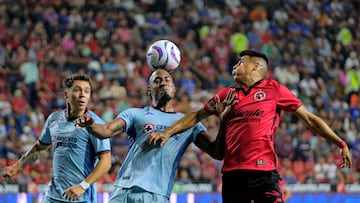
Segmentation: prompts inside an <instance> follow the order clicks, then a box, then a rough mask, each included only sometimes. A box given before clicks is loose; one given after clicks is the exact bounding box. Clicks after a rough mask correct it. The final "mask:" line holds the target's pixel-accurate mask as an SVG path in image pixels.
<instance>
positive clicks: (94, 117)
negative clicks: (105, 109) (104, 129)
mask: <svg viewBox="0 0 360 203" xmlns="http://www.w3.org/2000/svg"><path fill="white" fill-rule="evenodd" d="M88 113H89V114H90V116H91V117H92V118H93V119H94V121H95V122H96V123H105V121H104V120H103V119H102V118H100V116H98V115H97V114H96V113H95V112H93V111H88Z"/></svg>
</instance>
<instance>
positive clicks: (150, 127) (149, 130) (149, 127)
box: [143, 123, 155, 133]
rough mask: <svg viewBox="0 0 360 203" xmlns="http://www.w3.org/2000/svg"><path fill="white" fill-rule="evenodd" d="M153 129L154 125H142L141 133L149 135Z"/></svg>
mask: <svg viewBox="0 0 360 203" xmlns="http://www.w3.org/2000/svg"><path fill="white" fill-rule="evenodd" d="M154 129H155V124H151V123H150V124H144V129H143V133H151V132H153V131H154Z"/></svg>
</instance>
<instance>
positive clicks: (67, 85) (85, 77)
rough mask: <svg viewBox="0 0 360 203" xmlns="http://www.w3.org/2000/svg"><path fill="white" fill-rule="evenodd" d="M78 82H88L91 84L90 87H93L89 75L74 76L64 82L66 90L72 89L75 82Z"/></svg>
mask: <svg viewBox="0 0 360 203" xmlns="http://www.w3.org/2000/svg"><path fill="white" fill-rule="evenodd" d="M76 80H82V81H87V82H89V84H90V87H92V81H91V78H90V76H89V75H87V74H72V75H70V76H69V77H67V78H65V79H64V80H63V82H62V84H63V87H64V88H65V89H68V88H71V87H72V86H73V85H74V81H76Z"/></svg>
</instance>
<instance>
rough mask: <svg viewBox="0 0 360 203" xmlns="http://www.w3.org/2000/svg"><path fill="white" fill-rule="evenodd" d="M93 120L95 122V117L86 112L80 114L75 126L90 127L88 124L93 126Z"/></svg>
mask: <svg viewBox="0 0 360 203" xmlns="http://www.w3.org/2000/svg"><path fill="white" fill-rule="evenodd" d="M93 122H94V119H93V118H92V117H91V116H90V115H89V114H88V113H85V114H84V115H82V116H80V117H79V118H78V119H77V120H76V122H75V126H77V127H88V126H91V124H93Z"/></svg>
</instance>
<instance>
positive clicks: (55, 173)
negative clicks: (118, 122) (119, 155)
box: [39, 110, 111, 202]
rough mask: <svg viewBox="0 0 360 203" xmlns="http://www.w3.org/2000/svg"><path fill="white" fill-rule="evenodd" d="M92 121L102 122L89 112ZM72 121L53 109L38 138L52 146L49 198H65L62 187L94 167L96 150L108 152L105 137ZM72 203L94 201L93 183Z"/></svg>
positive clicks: (75, 183) (79, 178)
mask: <svg viewBox="0 0 360 203" xmlns="http://www.w3.org/2000/svg"><path fill="white" fill-rule="evenodd" d="M89 114H90V115H91V117H93V118H94V121H95V122H96V123H101V124H103V123H104V121H103V120H102V119H101V118H99V117H98V116H97V115H96V114H95V113H93V112H89ZM75 121H76V119H74V120H70V121H68V120H67V118H66V116H65V110H62V111H58V112H54V113H52V114H50V115H49V117H48V118H47V120H46V123H45V126H44V128H43V131H42V133H41V135H40V138H39V141H40V142H41V143H43V144H51V145H52V153H53V165H52V178H51V182H50V183H49V189H48V190H47V192H46V196H47V197H48V198H50V199H53V200H61V201H66V199H65V198H64V197H63V196H62V194H63V192H64V190H65V189H67V188H69V187H72V186H74V185H77V184H79V183H80V182H81V181H83V180H84V179H85V178H86V177H87V176H88V175H89V174H90V173H91V172H92V171H93V169H94V167H95V165H96V163H97V161H98V158H97V155H98V154H99V153H104V152H109V151H110V150H111V148H110V141H109V139H104V140H100V139H98V138H96V137H94V136H92V135H91V134H90V133H89V132H88V131H87V130H86V128H77V127H75V125H74V124H75ZM74 202H97V196H96V185H95V184H93V185H92V186H91V187H90V188H89V189H88V190H86V192H85V193H84V194H83V195H82V196H81V197H80V198H79V199H78V201H74Z"/></svg>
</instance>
